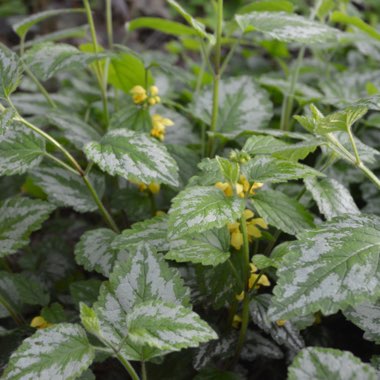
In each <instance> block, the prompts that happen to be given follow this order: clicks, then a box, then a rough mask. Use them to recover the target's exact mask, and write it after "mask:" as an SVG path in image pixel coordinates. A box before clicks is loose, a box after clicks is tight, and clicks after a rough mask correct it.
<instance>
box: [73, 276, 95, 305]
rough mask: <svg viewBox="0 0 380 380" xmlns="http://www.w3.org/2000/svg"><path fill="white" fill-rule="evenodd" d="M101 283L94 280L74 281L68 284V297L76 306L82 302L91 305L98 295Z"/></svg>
mask: <svg viewBox="0 0 380 380" xmlns="http://www.w3.org/2000/svg"><path fill="white" fill-rule="evenodd" d="M101 284H102V282H101V281H100V280H97V279H96V278H90V279H89V280H83V281H76V282H72V283H71V284H70V295H71V298H72V300H73V302H74V303H75V304H76V305H80V304H81V303H82V302H83V303H85V304H87V305H92V304H93V303H94V302H95V301H96V299H97V298H98V295H99V288H100V285H101Z"/></svg>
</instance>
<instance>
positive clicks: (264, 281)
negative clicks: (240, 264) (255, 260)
mask: <svg viewBox="0 0 380 380" xmlns="http://www.w3.org/2000/svg"><path fill="white" fill-rule="evenodd" d="M249 266H250V267H251V276H250V277H249V280H248V287H249V289H252V288H253V285H254V284H255V283H256V285H255V289H258V288H260V286H270V281H269V279H268V277H267V276H266V275H265V274H262V275H260V274H258V273H256V272H257V271H258V269H257V267H256V266H255V265H254V264H249ZM256 281H257V282H256Z"/></svg>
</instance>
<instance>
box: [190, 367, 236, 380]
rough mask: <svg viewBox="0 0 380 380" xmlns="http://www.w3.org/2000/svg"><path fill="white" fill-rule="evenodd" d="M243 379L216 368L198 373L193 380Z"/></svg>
mask: <svg viewBox="0 0 380 380" xmlns="http://www.w3.org/2000/svg"><path fill="white" fill-rule="evenodd" d="M242 379H243V378H242V377H241V376H240V375H238V374H236V373H233V372H229V371H222V370H220V369H217V368H207V369H204V370H202V371H201V372H200V373H198V375H197V376H195V377H194V380H242Z"/></svg>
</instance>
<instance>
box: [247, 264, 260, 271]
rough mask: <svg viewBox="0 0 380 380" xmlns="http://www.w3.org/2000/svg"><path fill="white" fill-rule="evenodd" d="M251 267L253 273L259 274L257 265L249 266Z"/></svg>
mask: <svg viewBox="0 0 380 380" xmlns="http://www.w3.org/2000/svg"><path fill="white" fill-rule="evenodd" d="M249 266H250V268H251V273H256V272H257V270H258V269H257V267H256V265H255V264H252V263H251V264H249Z"/></svg>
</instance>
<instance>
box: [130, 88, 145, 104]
mask: <svg viewBox="0 0 380 380" xmlns="http://www.w3.org/2000/svg"><path fill="white" fill-rule="evenodd" d="M130 93H131V95H132V99H133V102H134V103H135V104H141V103H144V102H145V100H146V99H147V98H148V95H147V93H146V90H145V88H144V87H142V86H135V87H133V88H132V90H131V91H130Z"/></svg>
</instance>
